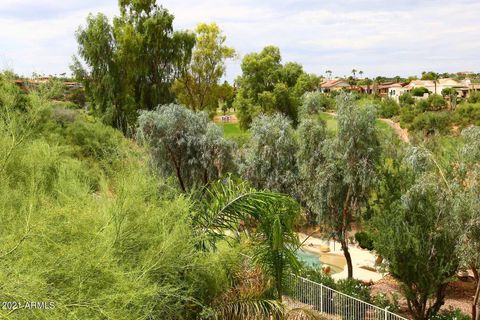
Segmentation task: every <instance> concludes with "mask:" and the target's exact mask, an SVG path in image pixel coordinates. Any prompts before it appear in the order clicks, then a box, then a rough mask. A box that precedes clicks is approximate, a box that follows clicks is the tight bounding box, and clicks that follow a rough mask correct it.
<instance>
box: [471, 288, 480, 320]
mask: <svg viewBox="0 0 480 320" xmlns="http://www.w3.org/2000/svg"><path fill="white" fill-rule="evenodd" d="M472 320H480V281H479V280H477V290H475V297H474V298H473V304H472Z"/></svg>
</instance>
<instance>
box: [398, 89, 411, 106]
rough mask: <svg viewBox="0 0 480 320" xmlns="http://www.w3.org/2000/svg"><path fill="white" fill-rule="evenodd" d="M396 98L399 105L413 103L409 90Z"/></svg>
mask: <svg viewBox="0 0 480 320" xmlns="http://www.w3.org/2000/svg"><path fill="white" fill-rule="evenodd" d="M398 99H399V101H400V105H401V106H411V105H414V104H415V99H414V98H413V96H412V95H411V94H410V92H405V93H403V94H402V95H401V96H400V97H399V98H398Z"/></svg>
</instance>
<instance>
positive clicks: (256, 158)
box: [239, 113, 298, 195]
mask: <svg viewBox="0 0 480 320" xmlns="http://www.w3.org/2000/svg"><path fill="white" fill-rule="evenodd" d="M250 131H251V134H252V137H251V139H250V142H249V143H248V145H247V148H246V150H245V154H244V159H243V160H242V161H241V163H240V165H239V171H240V174H241V175H242V176H243V177H244V178H245V179H246V180H248V181H250V182H251V183H252V185H253V186H254V187H256V188H259V189H267V190H270V191H275V192H281V193H286V194H290V195H295V189H296V184H297V180H298V166H297V159H296V153H297V150H298V143H297V141H296V138H295V131H294V130H293V128H292V126H291V122H290V121H289V120H288V119H287V118H286V117H285V116H283V115H281V114H279V113H276V114H274V115H271V116H269V115H260V116H259V117H257V118H255V119H254V120H253V122H252V125H251V129H250Z"/></svg>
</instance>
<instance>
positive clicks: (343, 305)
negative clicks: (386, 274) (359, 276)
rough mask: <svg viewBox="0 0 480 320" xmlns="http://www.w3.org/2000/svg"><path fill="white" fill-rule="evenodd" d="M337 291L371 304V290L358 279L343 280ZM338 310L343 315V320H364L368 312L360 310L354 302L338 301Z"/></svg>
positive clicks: (338, 284) (339, 283)
mask: <svg viewBox="0 0 480 320" xmlns="http://www.w3.org/2000/svg"><path fill="white" fill-rule="evenodd" d="M337 290H338V291H340V292H342V293H345V294H347V295H349V296H352V297H355V298H357V299H360V300H362V301H365V302H371V296H370V288H369V287H367V286H366V285H365V284H363V283H362V282H360V281H358V280H356V279H343V280H340V281H339V282H338V283H337ZM336 309H337V311H338V310H340V312H341V313H342V315H343V317H342V318H343V319H346V320H355V319H364V318H365V312H366V310H363V309H360V310H359V309H358V307H357V304H356V303H355V302H354V301H344V300H343V299H340V300H338V301H336Z"/></svg>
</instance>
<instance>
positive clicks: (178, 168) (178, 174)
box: [175, 166, 187, 192]
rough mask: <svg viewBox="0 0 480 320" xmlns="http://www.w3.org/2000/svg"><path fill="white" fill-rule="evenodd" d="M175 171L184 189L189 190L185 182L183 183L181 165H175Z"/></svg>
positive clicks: (184, 190)
mask: <svg viewBox="0 0 480 320" xmlns="http://www.w3.org/2000/svg"><path fill="white" fill-rule="evenodd" d="M175 172H176V174H177V178H178V182H179V183H180V188H181V189H182V191H183V192H187V190H186V189H185V184H184V183H183V178H182V174H181V173H180V167H177V166H176V167H175Z"/></svg>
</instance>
